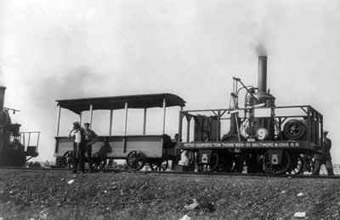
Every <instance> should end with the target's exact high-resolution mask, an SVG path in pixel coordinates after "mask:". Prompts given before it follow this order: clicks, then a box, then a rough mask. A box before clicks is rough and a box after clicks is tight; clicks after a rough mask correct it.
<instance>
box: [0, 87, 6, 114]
mask: <svg viewBox="0 0 340 220" xmlns="http://www.w3.org/2000/svg"><path fill="white" fill-rule="evenodd" d="M5 90H6V87H4V86H0V111H2V110H3V109H4V102H5Z"/></svg>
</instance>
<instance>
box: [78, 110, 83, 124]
mask: <svg viewBox="0 0 340 220" xmlns="http://www.w3.org/2000/svg"><path fill="white" fill-rule="evenodd" d="M82 121H83V117H82V114H81V112H80V113H79V123H80V124H82Z"/></svg>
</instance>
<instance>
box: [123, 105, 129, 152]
mask: <svg viewBox="0 0 340 220" xmlns="http://www.w3.org/2000/svg"><path fill="white" fill-rule="evenodd" d="M127 121H128V103H127V102H125V124H124V139H123V144H124V153H126V134H127Z"/></svg>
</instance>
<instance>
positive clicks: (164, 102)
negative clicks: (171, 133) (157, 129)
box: [163, 98, 166, 134]
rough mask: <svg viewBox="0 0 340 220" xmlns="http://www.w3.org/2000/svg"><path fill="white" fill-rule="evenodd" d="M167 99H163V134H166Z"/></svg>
mask: <svg viewBox="0 0 340 220" xmlns="http://www.w3.org/2000/svg"><path fill="white" fill-rule="evenodd" d="M165 116H166V100H165V98H164V99H163V134H165Z"/></svg>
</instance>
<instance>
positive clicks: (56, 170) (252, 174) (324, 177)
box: [0, 167, 340, 179]
mask: <svg viewBox="0 0 340 220" xmlns="http://www.w3.org/2000/svg"><path fill="white" fill-rule="evenodd" d="M0 170H18V171H24V172H70V170H69V169H67V168H40V167H39V168H38V167H37V168H25V167H0ZM100 172H102V173H133V174H157V175H164V174H165V175H180V176H186V175H187V176H194V175H196V176H221V177H222V176H230V177H258V178H294V179H296V178H311V179H340V175H334V176H327V175H319V176H315V175H311V174H304V175H303V174H300V175H270V174H265V173H227V172H193V171H186V172H178V171H133V170H119V169H107V170H103V171H97V172H94V173H100ZM89 174H91V173H89Z"/></svg>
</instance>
